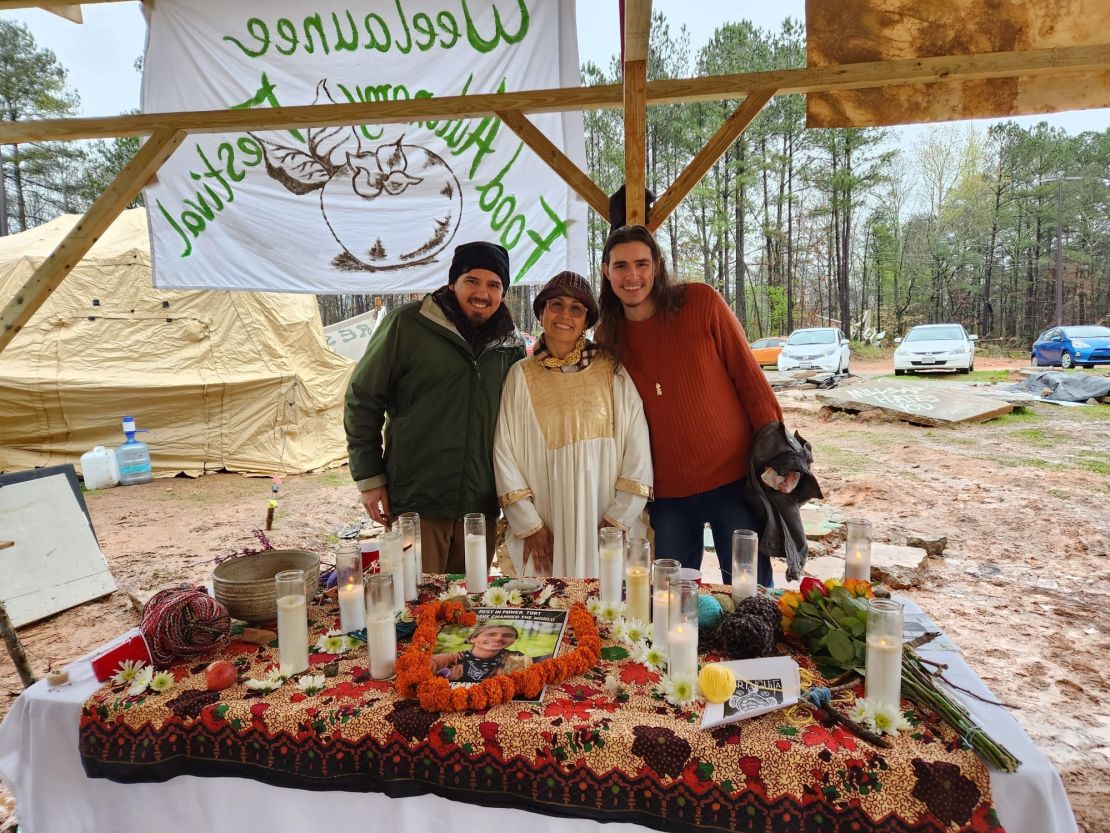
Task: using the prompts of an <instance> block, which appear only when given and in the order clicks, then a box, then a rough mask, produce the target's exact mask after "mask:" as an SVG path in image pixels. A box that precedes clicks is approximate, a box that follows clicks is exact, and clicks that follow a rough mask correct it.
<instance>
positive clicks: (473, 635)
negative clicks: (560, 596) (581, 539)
mask: <svg viewBox="0 0 1110 833" xmlns="http://www.w3.org/2000/svg"><path fill="white" fill-rule="evenodd" d="M474 613H475V615H476V616H477V618H478V621H477V622H475V623H474V624H473V625H472V626H470V627H464V626H462V625H444V626H443V627H442V628H440V630H439V633H438V634H437V635H436V646H435V652H434V653H433V654H432V668H433V670H434V672H435V673H436V674H438V675H440V676H442V677H445V678H446V679H447V680H449V681H450V683H451V685H453V686H456V685H472V684H474V683H480V682H482V680H485V679H486V678H488V677H492V676H495V675H497V674H512V673H514V672H516V671H523V670H525V669H526V668H528V667H529V666H531V665H533V664H534V663H537V662H541V661H542V660H545V659H548V658H550V657H553V656H555V654H557V653H558V651H559V646H560V645H561V644H562V642H563V632H564V631H565V630H566V623H567V612H566V611H565V610H546V609H539V608H528V609H524V608H518V607H479V608H476V609H475V610H474ZM545 692H546V688H545V689H544V690H543V691H541V692H540V693H539V696H538V697H537V698H535V699H534V700H529V698H527V697H524V696H523V695H518V696H517V697H516V698H514V699H516V700H522V701H526V702H540V701H542V700H543V697H544V694H545Z"/></svg>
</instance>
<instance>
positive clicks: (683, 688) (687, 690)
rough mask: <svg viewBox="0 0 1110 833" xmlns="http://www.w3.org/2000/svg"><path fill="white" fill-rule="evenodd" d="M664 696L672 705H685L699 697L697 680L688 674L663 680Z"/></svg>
mask: <svg viewBox="0 0 1110 833" xmlns="http://www.w3.org/2000/svg"><path fill="white" fill-rule="evenodd" d="M662 689H663V696H664V697H665V698H666V699H667V702H668V703H670V704H671V705H672V706H685V705H688V704H689V703H693V702H694V701H695V700H697V699H698V685H697V681H696V680H695V679H694V678H693V677H690V676H688V675H683V676H680V677H667V678H666V679H664V680H663V685H662Z"/></svg>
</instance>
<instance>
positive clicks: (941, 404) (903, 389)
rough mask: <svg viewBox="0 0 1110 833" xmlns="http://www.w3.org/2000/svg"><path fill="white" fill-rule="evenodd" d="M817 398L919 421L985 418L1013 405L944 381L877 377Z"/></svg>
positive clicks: (949, 422) (850, 408)
mask: <svg viewBox="0 0 1110 833" xmlns="http://www.w3.org/2000/svg"><path fill="white" fill-rule="evenodd" d="M817 399H818V401H820V402H821V403H822V404H824V405H828V406H829V407H831V408H838V409H840V410H845V411H864V410H868V409H871V408H879V409H880V410H883V411H887V412H889V413H892V414H894V415H896V416H897V417H899V418H900V419H904V420H905V421H906V422H912V423H915V424H917V425H952V424H954V423H958V422H985V421H986V420H988V419H994V417H997V416H1001V415H1002V414H1008V413H1010V411H1012V410H1013V409H1014V406H1013V405H1011V404H1010V403H1009V402H1003V401H1001V400H998V399H991V398H988V397H985V396H975V395H973V394H970V393H966V392H963V391H955V390H946V389H945V387H944V384H943V383H942V382H904V381H902V380H901V379H874V380H871V381H866V382H861V383H859V384H855V385H847V386H845V387H841V388H835V389H833V390H829V391H819V392H818V394H817Z"/></svg>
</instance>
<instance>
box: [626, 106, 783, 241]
mask: <svg viewBox="0 0 1110 833" xmlns="http://www.w3.org/2000/svg"><path fill="white" fill-rule="evenodd" d="M774 94H775V91H774V90H757V91H756V92H754V93H752V94H751V95H749V96H748V97H747V98H745V99H744V103H743V104H741V105H740V106H739V107H737V108H736V110H735V112H733V114H732V115H731V116H729V117H728V118H727V119H725V122H724V124H722V125H721V126H720V127H719V128H718V129H717V132H716V133H714V134H713V136H712V137H711V138H710V139H709V141H708V142H706V143H705V147H703V148H702V149H701V150H699V151H698V152H697V154H696V155H695V156H694V158H693V159H691V160H690V162H689V164H688V165H687V166H686V167H685V168H684V169H683V171H682V173H680V174H679V175H678V177H677V178H676V179H675V181H674V182H672V183H671V186H670V187H669V188H668V189H667V190H666V191H664V192H663V194H662V196H660V197H659V200H658V201H657V202H656V203H655V205H653V206H652V207H651V216H650V219H649V220H648V228H649V229H650V230H651V231H652V232H653V233H654V232H655V231H656V230H657V229H658V228H659V227H660V226H661V225H663V223H664V222H665V221H666V219H667V217H669V216H670V215H671V212H672V211H674V210H675V208H677V207H678V204H679V203H680V202H682V200H683V199H685V197H686V195H687V194H689V193H690V191H691V189H693V187H694V186H695V185H697V184H698V182H700V181H701V178H702V177H703V176H705V174H706V172H707V171H708V170H709V169H710V168H712V167H713V165H714V163H715V162H716V161H717V160H718V159H720V158H721V155H722V154H723V153H724V152H725V151H726V150H728V148H729V146H730V145H731V144H732V143H733V142H735V141H736V138H737V137H738V136H739V135H740V134H741V133H743V132H744V130H745V129H746V128H747V126H748V125H749V124H751V123H752V119H754V118H755V117H756V116H758V115H759V113H760V111H761V110H762V109H763V107H764V106H765V105H766V104H767V102H768V101H770V100H771V97H772V96H774Z"/></svg>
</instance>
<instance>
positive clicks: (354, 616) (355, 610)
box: [339, 582, 366, 633]
mask: <svg viewBox="0 0 1110 833" xmlns="http://www.w3.org/2000/svg"><path fill="white" fill-rule="evenodd" d="M365 627H366V595H365V593H364V592H363V589H362V585H361V584H355V583H353V582H352V583H351V584H345V585H344V586H342V587H340V588H339V628H340V630H342V631H343V632H344V633H351V632H352V631H358V630H362V629H363V628H365Z"/></svg>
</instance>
